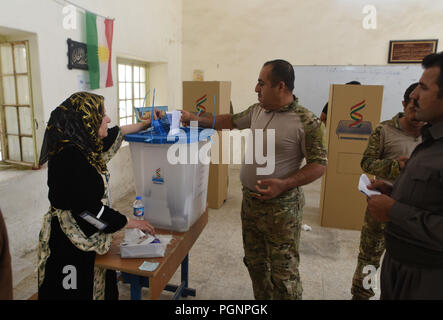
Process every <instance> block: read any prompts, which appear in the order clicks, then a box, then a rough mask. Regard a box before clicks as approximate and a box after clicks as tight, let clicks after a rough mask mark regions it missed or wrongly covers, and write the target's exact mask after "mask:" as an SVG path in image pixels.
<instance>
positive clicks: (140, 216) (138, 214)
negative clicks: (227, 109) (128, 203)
mask: <svg viewBox="0 0 443 320" xmlns="http://www.w3.org/2000/svg"><path fill="white" fill-rule="evenodd" d="M132 208H133V209H134V217H135V219H136V220H144V219H145V206H144V205H143V202H142V197H139V196H137V197H136V198H135V201H134V204H133V205H132Z"/></svg>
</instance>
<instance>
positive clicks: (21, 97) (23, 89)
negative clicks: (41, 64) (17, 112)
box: [17, 76, 30, 105]
mask: <svg viewBox="0 0 443 320" xmlns="http://www.w3.org/2000/svg"><path fill="white" fill-rule="evenodd" d="M17 89H18V90H17V95H18V103H19V104H27V105H29V101H30V98H29V82H28V76H17Z"/></svg>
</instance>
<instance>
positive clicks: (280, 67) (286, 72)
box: [263, 59, 295, 92]
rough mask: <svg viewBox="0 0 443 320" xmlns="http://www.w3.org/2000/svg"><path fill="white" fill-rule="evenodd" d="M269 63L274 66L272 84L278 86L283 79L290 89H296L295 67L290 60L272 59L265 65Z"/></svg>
mask: <svg viewBox="0 0 443 320" xmlns="http://www.w3.org/2000/svg"><path fill="white" fill-rule="evenodd" d="M268 65H271V66H272V70H271V79H270V80H271V83H272V86H276V85H277V84H278V83H279V82H280V81H283V82H284V83H285V85H286V87H287V88H288V90H289V91H291V92H292V90H294V80H295V74H294V67H293V66H292V64H290V63H289V62H288V61H285V60H281V59H278V60H272V61H268V62H266V63H265V64H264V65H263V67H266V66H268Z"/></svg>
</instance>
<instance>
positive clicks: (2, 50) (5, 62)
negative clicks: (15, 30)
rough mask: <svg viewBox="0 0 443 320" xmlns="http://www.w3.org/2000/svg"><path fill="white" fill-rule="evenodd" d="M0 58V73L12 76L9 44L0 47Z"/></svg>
mask: <svg viewBox="0 0 443 320" xmlns="http://www.w3.org/2000/svg"><path fill="white" fill-rule="evenodd" d="M0 56H1V59H2V73H3V74H13V73H14V65H13V63H12V47H11V45H10V44H2V45H1V46H0Z"/></svg>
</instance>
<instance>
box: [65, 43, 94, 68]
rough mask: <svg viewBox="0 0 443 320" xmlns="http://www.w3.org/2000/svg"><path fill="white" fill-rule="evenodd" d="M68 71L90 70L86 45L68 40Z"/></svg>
mask: <svg viewBox="0 0 443 320" xmlns="http://www.w3.org/2000/svg"><path fill="white" fill-rule="evenodd" d="M67 43H68V69H82V70H88V69H89V67H88V55H87V48H86V43H82V42H77V41H73V40H71V39H68V41H67Z"/></svg>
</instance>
